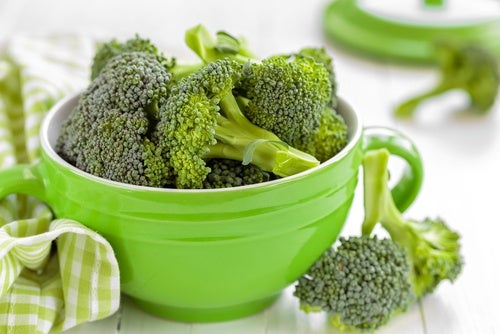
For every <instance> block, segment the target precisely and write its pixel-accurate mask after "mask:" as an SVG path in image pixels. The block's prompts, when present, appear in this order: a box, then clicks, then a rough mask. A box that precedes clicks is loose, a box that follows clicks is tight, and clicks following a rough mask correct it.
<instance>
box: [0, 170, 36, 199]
mask: <svg viewBox="0 0 500 334" xmlns="http://www.w3.org/2000/svg"><path fill="white" fill-rule="evenodd" d="M38 167H39V163H35V164H19V165H15V166H12V167H9V168H6V169H3V170H1V171H0V198H3V197H5V196H6V195H9V194H16V193H22V194H27V195H32V196H34V197H36V198H38V199H40V200H42V201H45V200H46V196H45V186H44V183H43V181H42V178H41V176H40V174H39V171H38Z"/></svg>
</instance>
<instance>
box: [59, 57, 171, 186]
mask: <svg viewBox="0 0 500 334" xmlns="http://www.w3.org/2000/svg"><path fill="white" fill-rule="evenodd" d="M170 77H171V75H170V74H169V73H168V72H167V71H166V69H165V68H164V67H163V66H162V64H161V63H160V62H159V61H158V59H157V58H156V57H155V56H154V55H151V54H150V53H145V52H128V53H122V54H120V55H118V56H116V57H113V58H112V59H111V60H110V61H109V62H108V63H107V64H106V66H105V67H104V68H103V69H102V71H101V73H100V74H99V75H98V76H97V77H96V78H95V79H94V80H93V81H92V82H91V83H90V85H89V86H88V87H87V89H86V90H85V91H84V92H83V93H82V95H81V97H80V99H79V101H78V104H77V106H76V108H75V109H74V110H73V112H72V113H71V114H70V116H69V117H68V119H67V120H66V121H65V122H64V123H63V125H62V127H61V133H60V135H59V137H58V140H57V144H56V150H57V152H58V153H59V154H60V155H61V157H62V158H63V159H65V160H66V161H68V162H70V163H71V164H73V165H75V166H76V167H77V168H79V169H81V170H83V171H85V172H88V173H90V174H93V175H96V176H100V177H103V178H107V179H110V180H113V181H118V182H123V183H129V184H135V185H142V186H152V187H161V186H163V185H164V183H165V182H166V181H165V180H166V179H168V177H169V176H168V174H167V172H168V169H167V166H166V162H165V161H164V160H163V159H162V158H161V155H160V154H159V153H158V151H157V148H156V146H155V144H154V143H152V141H151V140H150V139H149V135H150V133H151V132H152V131H153V128H154V126H155V125H156V123H157V120H158V117H159V116H158V108H159V105H162V104H164V103H165V101H166V98H167V95H168V91H167V88H166V86H167V85H168V83H169V80H170Z"/></svg>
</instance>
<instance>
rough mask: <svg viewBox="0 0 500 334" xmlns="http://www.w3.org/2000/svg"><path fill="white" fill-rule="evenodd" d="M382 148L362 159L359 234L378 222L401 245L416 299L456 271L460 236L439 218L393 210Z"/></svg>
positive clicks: (386, 155)
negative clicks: (362, 215)
mask: <svg viewBox="0 0 500 334" xmlns="http://www.w3.org/2000/svg"><path fill="white" fill-rule="evenodd" d="M388 159H389V152H388V151H387V150H386V149H380V150H375V151H369V152H367V153H366V155H365V157H364V160H363V170H364V187H365V195H364V196H365V199H364V200H365V219H364V222H363V234H364V235H369V234H370V233H371V232H372V230H373V228H374V226H375V225H376V224H377V223H380V224H381V225H382V227H383V228H384V229H385V230H387V232H389V235H390V236H391V239H392V240H393V241H394V242H396V243H397V244H399V245H400V246H401V247H403V248H405V249H406V250H407V252H408V257H409V260H410V263H411V275H410V282H411V283H412V286H413V289H414V291H415V295H416V296H417V297H418V298H421V297H423V296H424V295H425V294H428V293H431V292H433V291H434V290H435V289H436V287H437V286H438V285H439V284H440V283H441V282H442V281H443V280H450V281H454V280H455V279H456V278H457V277H458V275H459V274H460V272H461V270H462V266H463V259H462V256H461V255H460V244H459V239H460V236H459V235H458V233H456V232H454V231H452V230H451V229H450V228H449V227H448V226H447V225H446V224H445V223H444V221H442V220H441V219H425V220H424V221H415V220H410V219H405V218H403V217H402V215H401V213H400V212H399V210H398V209H397V207H396V205H395V203H394V200H393V198H392V194H391V191H390V189H389V187H388V170H387V163H388Z"/></svg>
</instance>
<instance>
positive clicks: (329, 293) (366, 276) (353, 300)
mask: <svg viewBox="0 0 500 334" xmlns="http://www.w3.org/2000/svg"><path fill="white" fill-rule="evenodd" d="M339 241H340V243H339V245H338V246H337V247H336V248H330V249H328V250H327V251H326V252H325V253H324V254H323V255H322V256H321V257H320V258H319V259H318V260H317V261H316V262H315V263H314V265H313V266H312V267H311V268H310V269H309V270H308V271H307V273H306V274H305V275H304V276H302V277H301V278H300V279H299V281H298V283H297V285H296V286H295V291H294V295H295V296H296V297H297V298H299V300H300V307H301V309H302V310H304V311H305V312H315V311H316V312H318V311H324V312H327V313H328V315H329V319H330V322H331V323H332V324H333V325H334V326H336V327H337V328H338V329H340V330H353V329H358V330H370V331H371V330H374V329H377V328H378V327H380V326H382V325H384V324H386V323H387V322H388V321H389V319H390V318H391V317H393V316H394V315H395V314H398V313H401V312H404V311H406V309H407V308H408V306H409V305H411V304H412V303H413V302H414V300H415V295H414V293H413V290H412V288H411V284H410V281H409V274H410V265H409V262H408V258H407V254H406V251H405V249H404V248H402V247H400V246H399V245H397V244H396V243H394V242H393V241H391V240H390V239H377V238H376V237H368V236H361V237H349V238H347V239H346V238H340V239H339Z"/></svg>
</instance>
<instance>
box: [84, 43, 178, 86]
mask: <svg viewBox="0 0 500 334" xmlns="http://www.w3.org/2000/svg"><path fill="white" fill-rule="evenodd" d="M129 52H145V53H149V54H151V55H153V56H155V57H156V59H157V60H158V61H159V62H160V63H161V64H162V65H163V66H164V67H165V69H166V70H167V71H169V70H170V69H171V68H172V67H174V66H175V59H174V58H172V59H168V58H166V57H165V56H164V55H163V53H162V52H160V50H159V49H158V48H157V47H156V45H154V44H153V43H152V42H151V41H150V40H149V39H146V38H142V37H141V36H139V35H135V37H134V38H130V39H128V40H126V41H125V42H120V41H118V40H116V39H112V40H110V41H107V42H105V43H101V44H99V46H98V47H97V51H96V53H95V55H94V58H93V60H92V66H91V74H90V79H91V80H94V79H95V78H96V77H97V76H98V75H99V73H101V71H102V69H103V68H104V67H105V66H106V64H107V63H108V62H109V61H110V60H111V59H112V58H113V57H116V56H118V55H120V54H122V53H129Z"/></svg>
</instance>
